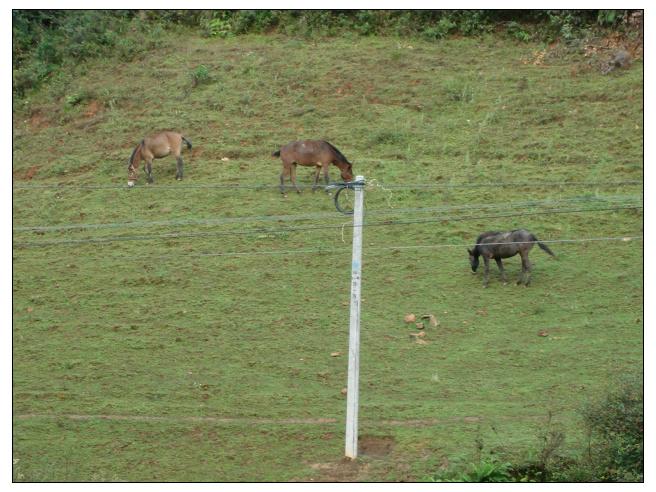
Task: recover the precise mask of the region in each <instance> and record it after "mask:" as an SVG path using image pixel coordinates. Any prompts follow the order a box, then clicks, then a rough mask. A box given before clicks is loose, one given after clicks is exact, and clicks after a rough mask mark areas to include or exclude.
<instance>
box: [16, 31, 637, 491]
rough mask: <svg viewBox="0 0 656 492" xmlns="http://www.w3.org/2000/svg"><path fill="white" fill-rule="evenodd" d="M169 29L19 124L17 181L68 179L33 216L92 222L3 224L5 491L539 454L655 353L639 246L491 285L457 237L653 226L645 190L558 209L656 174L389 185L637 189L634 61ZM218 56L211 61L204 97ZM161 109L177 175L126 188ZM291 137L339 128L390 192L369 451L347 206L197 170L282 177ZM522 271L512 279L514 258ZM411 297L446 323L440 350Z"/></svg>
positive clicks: (358, 160) (168, 172) (304, 175)
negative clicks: (352, 314) (352, 378)
mask: <svg viewBox="0 0 656 492" xmlns="http://www.w3.org/2000/svg"><path fill="white" fill-rule="evenodd" d="M164 41H165V42H163V43H162V48H161V50H159V51H158V52H155V53H152V54H151V55H149V56H147V57H145V58H144V59H142V60H137V61H134V62H130V63H127V62H120V61H118V62H116V61H96V62H90V63H88V64H84V65H81V66H80V67H78V68H77V69H76V70H77V72H76V73H74V74H69V77H68V78H62V79H58V80H54V81H53V82H52V83H51V85H49V86H47V87H45V88H44V89H43V90H42V91H41V92H40V93H39V94H37V95H33V96H31V98H30V108H31V109H30V112H22V111H19V110H16V111H15V113H14V133H15V139H14V149H13V150H14V162H13V172H14V180H15V181H14V182H15V184H19V185H26V186H28V185H29V186H35V185H44V184H63V185H70V187H63V188H62V189H49V188H45V189H35V188H33V189H18V188H16V189H14V193H13V219H14V227H15V228H21V227H36V226H54V225H60V226H70V225H87V226H88V225H94V227H86V228H79V229H75V228H66V229H61V230H51V231H48V230H36V231H34V230H20V229H15V230H14V241H15V247H14V253H13V255H14V261H13V287H14V297H13V310H14V325H13V343H14V347H13V354H14V360H13V402H14V441H13V446H14V479H15V480H18V481H52V480H58V481H62V480H72V481H86V480H92V481H262V480H264V481H280V480H369V481H372V480H374V481H377V480H422V479H425V478H426V477H427V476H428V475H430V474H432V473H434V472H435V471H436V470H437V469H438V467H440V466H442V467H443V466H447V465H450V466H458V465H459V464H464V463H468V462H470V461H473V460H476V459H477V458H478V456H479V455H480V452H479V450H478V446H480V444H479V443H481V442H482V443H483V453H487V452H495V453H502V454H503V455H504V456H517V457H518V459H525V457H526V456H527V455H529V454H530V453H531V452H536V450H538V449H539V446H540V440H539V435H540V433H541V432H544V429H545V426H546V425H547V423H548V422H550V424H549V425H552V426H557V427H558V428H559V429H562V430H563V431H564V432H565V433H566V442H565V446H564V448H563V449H562V450H561V451H562V452H563V453H566V454H567V453H569V454H575V453H577V452H580V451H581V450H582V449H583V448H584V433H583V429H582V425H581V418H580V415H579V413H578V412H579V410H580V408H581V407H582V405H583V404H585V402H586V401H588V400H589V399H590V398H593V397H595V396H598V395H600V394H603V393H604V391H606V389H607V387H608V385H609V384H610V383H611V382H612V381H613V380H614V379H615V378H616V377H618V376H620V375H621V374H624V373H626V372H633V371H638V370H640V368H641V364H642V350H643V342H642V305H643V290H642V280H643V275H642V254H643V245H642V241H641V240H631V241H598V242H587V243H555V244H552V245H550V246H551V248H552V249H553V250H554V252H555V253H556V255H557V258H550V257H549V256H547V255H546V254H545V253H544V252H542V251H541V250H539V249H538V248H535V249H534V250H533V251H532V252H531V261H532V262H533V264H534V272H533V282H532V285H531V286H530V287H528V288H524V287H519V286H516V285H515V284H514V282H511V283H509V285H502V284H501V282H500V281H499V279H498V274H497V272H496V267H494V268H492V273H491V281H490V287H489V288H488V289H482V288H481V283H482V278H481V276H480V273H479V275H472V274H471V272H470V269H469V266H468V263H467V255H466V251H465V247H464V245H465V244H473V243H474V241H475V238H476V235H477V234H478V233H480V232H482V231H484V230H489V229H496V230H505V229H512V228H519V227H524V228H527V229H529V230H531V231H533V232H534V233H535V234H536V235H537V236H538V237H539V238H540V239H576V238H593V237H630V236H636V235H641V234H642V224H643V217H642V210H641V209H622V210H600V211H597V212H569V211H571V210H578V209H592V208H596V209H611V208H618V207H635V206H640V205H641V204H642V187H641V186H640V185H638V186H636V185H624V186H620V185H617V186H607V185H601V184H598V185H587V186H538V187H531V186H527V185H523V186H515V187H507V186H499V187H484V188H458V187H442V188H431V189H397V188H392V187H391V186H387V187H386V186H385V185H386V184H387V185H404V184H435V185H448V184H459V183H464V184H475V183H494V182H499V183H504V182H520V183H531V182H545V181H553V182H564V181H569V182H573V181H586V182H608V181H627V180H641V179H642V162H643V161H642V145H643V138H642V135H643V129H642V118H643V108H642V89H643V86H642V84H643V76H642V65H641V63H640V62H636V63H634V65H633V66H632V67H631V69H629V70H627V71H623V72H617V73H612V74H611V75H609V76H602V75H601V74H600V73H598V72H597V71H595V70H592V69H588V68H586V67H587V65H586V63H585V62H586V60H585V59H583V58H582V57H580V56H578V55H576V54H567V55H562V56H559V57H556V56H546V57H545V58H544V60H545V62H544V63H542V64H534V63H533V62H534V61H535V60H539V59H540V57H539V56H537V55H536V53H537V52H539V51H540V49H541V47H540V46H537V45H527V44H515V43H512V42H509V41H504V40H499V39H496V38H485V39H481V40H474V39H453V40H448V41H443V42H439V43H426V42H421V41H417V40H406V39H394V38H340V39H317V40H311V41H308V40H298V39H291V38H286V37H277V36H247V37H239V38H234V39H228V40H208V39H202V38H197V37H194V36H182V35H181V36H175V37H174V36H173V35H171V36H170V37H167V38H166V39H165V40H164ZM200 65H204V66H205V67H207V68H208V71H209V74H210V76H211V79H210V80H209V81H207V82H205V83H202V84H200V85H198V86H196V87H192V84H191V78H190V75H191V73H192V72H193V71H194V70H195V69H196V68H197V67H198V66H200ZM71 94H84V95H85V97H86V99H84V100H83V102H81V103H80V104H78V105H76V106H73V107H70V104H69V106H66V103H65V101H66V97H67V96H69V95H71ZM164 128H170V129H176V130H179V131H181V132H182V133H184V134H185V135H186V136H187V137H188V138H190V139H191V140H192V142H193V144H194V149H193V157H191V158H190V156H189V154H188V153H187V154H184V156H185V162H186V179H185V181H184V182H182V183H176V182H175V181H174V174H175V161H174V159H172V158H167V159H165V160H160V161H155V164H154V166H153V169H154V175H155V184H154V185H152V186H146V185H145V182H144V180H143V177H142V179H141V180H140V182H139V184H138V186H137V188H135V189H133V190H129V191H128V190H126V189H121V188H119V186H122V185H124V184H125V182H126V179H127V173H126V165H127V162H126V161H127V157H128V156H129V154H130V152H131V150H132V148H133V147H134V145H136V143H137V142H138V141H139V140H140V139H141V138H142V137H143V136H144V135H146V134H148V133H150V132H153V131H157V130H160V129H164ZM301 138H324V139H327V140H329V141H331V142H332V143H333V144H335V145H336V146H337V147H338V148H339V149H340V150H341V151H342V152H343V153H344V154H345V155H346V156H347V157H348V158H349V159H350V160H351V161H352V162H353V163H354V170H355V172H356V173H357V174H362V175H364V176H365V177H366V178H367V179H368V180H369V181H370V182H373V183H374V185H372V186H371V187H368V189H367V191H366V208H367V219H366V220H367V222H369V223H370V224H372V227H366V228H365V230H364V263H363V285H362V297H363V303H362V335H361V358H360V367H361V381H360V398H361V406H360V435H361V443H362V446H361V448H362V456H361V458H360V459H359V460H358V462H357V463H356V464H354V465H353V464H349V463H345V462H342V461H341V459H342V456H343V445H344V443H343V429H344V414H345V397H344V395H343V394H342V389H343V388H344V387H345V383H346V368H347V358H346V354H347V351H348V317H349V313H348V303H349V289H350V257H351V252H350V239H351V231H350V229H349V227H348V225H349V224H350V220H351V219H350V218H349V217H345V216H342V215H339V214H337V212H336V211H335V208H334V205H333V203H332V198H331V197H330V196H328V195H326V194H325V193H323V192H317V193H311V192H309V191H305V192H304V193H303V194H301V195H296V194H294V193H290V194H289V196H288V197H287V198H283V197H281V195H280V194H279V192H278V191H277V189H275V188H265V187H262V188H259V189H258V188H247V189H221V188H207V189H204V188H189V187H185V186H187V185H201V184H208V183H233V184H241V185H260V184H266V185H271V186H273V185H276V184H277V182H278V176H279V172H280V161H279V160H274V159H272V158H271V157H270V154H271V152H272V151H274V150H277V149H278V148H279V147H280V146H281V145H283V144H285V143H287V142H289V141H291V140H295V139H301ZM298 176H299V182H300V183H301V184H305V185H307V184H310V183H311V179H312V177H313V172H312V171H311V170H310V169H307V168H301V169H299V170H298ZM332 177H333V178H334V179H337V177H338V175H337V172H336V171H335V170H332ZM75 185H103V186H105V185H117V187H116V188H114V189H105V188H103V189H88V188H76V187H75ZM176 185H179V186H178V187H177V188H176ZM528 201H534V202H540V203H538V204H537V206H536V205H535V204H534V205H515V204H517V203H519V202H528ZM466 207H471V208H466ZM425 208H432V209H439V210H432V211H426V210H416V209H425ZM554 210H556V211H560V212H562V211H568V212H567V213H548V212H549V211H552V212H553V211H554ZM536 212H537V213H536ZM515 213H531V214H532V215H524V216H510V215H512V214H515ZM481 216H484V217H487V216H494V217H487V218H476V217H481ZM465 217H469V218H468V219H466V220H463V218H465ZM436 218H439V219H440V220H436ZM423 219H432V220H433V221H432V222H425V223H406V224H403V223H398V222H411V221H417V220H423ZM383 221H389V222H392V223H390V224H387V225H377V226H375V227H374V226H373V225H374V223H376V224H380V223H381V222H383ZM126 223H130V224H126ZM103 224H104V225H103ZM319 226H326V227H325V228H319ZM328 226H331V227H328ZM295 229H296V230H295ZM171 234H174V235H177V237H176V236H173V237H172V236H171ZM199 234H203V235H199ZM158 235H159V236H158ZM166 235H169V236H166ZM135 236H150V237H149V238H148V239H145V240H133V239H134V237H135ZM155 236H157V237H155ZM117 237H118V238H119V240H112V241H107V242H81V243H63V244H55V245H48V246H43V245H36V244H34V243H36V242H38V241H64V240H80V239H83V240H84V239H87V240H94V241H95V240H98V239H101V238H104V239H112V238H114V239H116V238H117ZM126 238H129V239H130V240H127V239H126ZM315 250H321V251H315ZM307 251H314V252H307ZM219 253H221V254H225V253H229V254H232V253H249V254H248V255H244V256H234V255H233V256H217V254H219ZM506 268H507V273H508V276H509V277H510V278H511V279H513V280H514V278H516V276H518V274H519V270H520V265H519V259H518V258H513V259H511V260H508V261H507V262H506ZM411 312H412V313H415V314H416V315H417V316H421V315H424V314H433V315H435V316H436V318H437V319H438V320H439V326H438V327H433V326H431V325H429V324H426V327H425V330H424V331H425V333H426V335H425V337H424V338H423V340H424V341H425V342H426V343H424V344H420V343H417V342H416V339H415V337H412V336H411V335H410V334H411V333H417V332H418V331H420V329H419V328H418V327H416V326H415V325H408V324H406V323H404V321H403V317H404V315H405V314H407V313H411ZM541 332H543V333H542V334H543V335H544V334H546V335H547V336H539V333H541ZM335 353H338V354H337V355H336V354H335ZM376 443H378V444H379V445H378V446H376ZM380 443H383V444H382V445H381V444H380Z"/></svg>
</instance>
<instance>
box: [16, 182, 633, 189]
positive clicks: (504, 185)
mask: <svg viewBox="0 0 656 492" xmlns="http://www.w3.org/2000/svg"><path fill="white" fill-rule="evenodd" d="M642 184H644V183H643V181H642V180H624V181H532V182H516V181H510V182H502V181H499V182H493V183H430V184H427V183H415V184H411V183H409V184H401V185H399V184H386V183H379V185H378V186H379V187H384V188H388V189H439V188H507V187H517V188H548V187H564V186H574V187H575V186H590V187H613V186H632V185H642ZM313 187H314V185H304V184H300V185H298V188H299V189H310V188H313ZM279 188H280V186H279V185H272V184H268V183H264V184H237V183H235V184H232V183H199V184H182V183H180V184H175V185H159V184H158V185H149V186H139V187H136V188H128V186H127V185H83V184H38V185H22V184H14V185H13V187H12V189H13V190H43V189H56V190H70V189H73V190H75V189H82V190H130V191H134V190H187V189H229V190H266V189H279ZM286 188H287V189H289V186H286ZM320 188H321V187H320Z"/></svg>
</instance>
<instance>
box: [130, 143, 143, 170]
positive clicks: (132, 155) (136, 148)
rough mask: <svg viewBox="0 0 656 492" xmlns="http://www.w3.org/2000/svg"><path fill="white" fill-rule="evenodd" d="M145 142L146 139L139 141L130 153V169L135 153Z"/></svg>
mask: <svg viewBox="0 0 656 492" xmlns="http://www.w3.org/2000/svg"><path fill="white" fill-rule="evenodd" d="M143 144H144V141H143V140H142V141H141V142H139V143H138V144H137V146H136V147H135V148H134V150H133V151H132V154H130V159H128V169H130V167H132V159H134V156H135V154H136V153H137V150H139V148H141V146H142V145H143Z"/></svg>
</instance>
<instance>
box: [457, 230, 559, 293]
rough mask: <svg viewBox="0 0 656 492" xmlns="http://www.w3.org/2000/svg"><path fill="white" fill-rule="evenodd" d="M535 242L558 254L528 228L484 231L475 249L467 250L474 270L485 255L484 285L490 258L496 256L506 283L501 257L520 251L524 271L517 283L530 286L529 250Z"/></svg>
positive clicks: (551, 253) (543, 248)
mask: <svg viewBox="0 0 656 492" xmlns="http://www.w3.org/2000/svg"><path fill="white" fill-rule="evenodd" d="M535 243H537V245H538V246H540V248H541V249H542V250H543V251H546V252H547V253H549V254H550V255H551V256H556V255H555V254H554V253H553V251H551V250H550V249H549V247H548V246H547V245H546V244H543V243H541V242H540V241H538V238H537V237H535V234H533V233H531V232H529V231H527V230H526V229H516V230H514V231H510V232H494V231H488V232H484V233H483V234H481V235H480V236H478V237H477V238H476V245H475V246H474V249H468V250H467V252H468V253H469V264H470V265H471V269H472V271H473V272H476V269H477V268H478V257H479V256H482V257H483V261H484V262H485V276H484V280H483V287H487V284H488V274H489V272H490V259H492V258H494V261H496V262H497V266H498V267H499V271H500V272H501V281H502V282H503V283H506V273H505V272H504V271H503V263H502V262H501V259H502V258H510V257H511V256H515V255H516V254H518V253H519V255H520V256H521V257H522V273H521V274H520V276H519V280H517V285H519V284H521V283H523V284H524V285H527V286H528V285H529V284H530V283H531V263H530V262H529V261H528V252H529V251H531V249H532V248H533V246H534V245H535Z"/></svg>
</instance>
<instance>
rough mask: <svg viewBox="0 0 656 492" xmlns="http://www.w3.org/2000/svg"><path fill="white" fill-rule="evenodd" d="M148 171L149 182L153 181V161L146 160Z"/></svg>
mask: <svg viewBox="0 0 656 492" xmlns="http://www.w3.org/2000/svg"><path fill="white" fill-rule="evenodd" d="M146 172H147V173H148V183H150V184H152V183H153V161H146Z"/></svg>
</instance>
